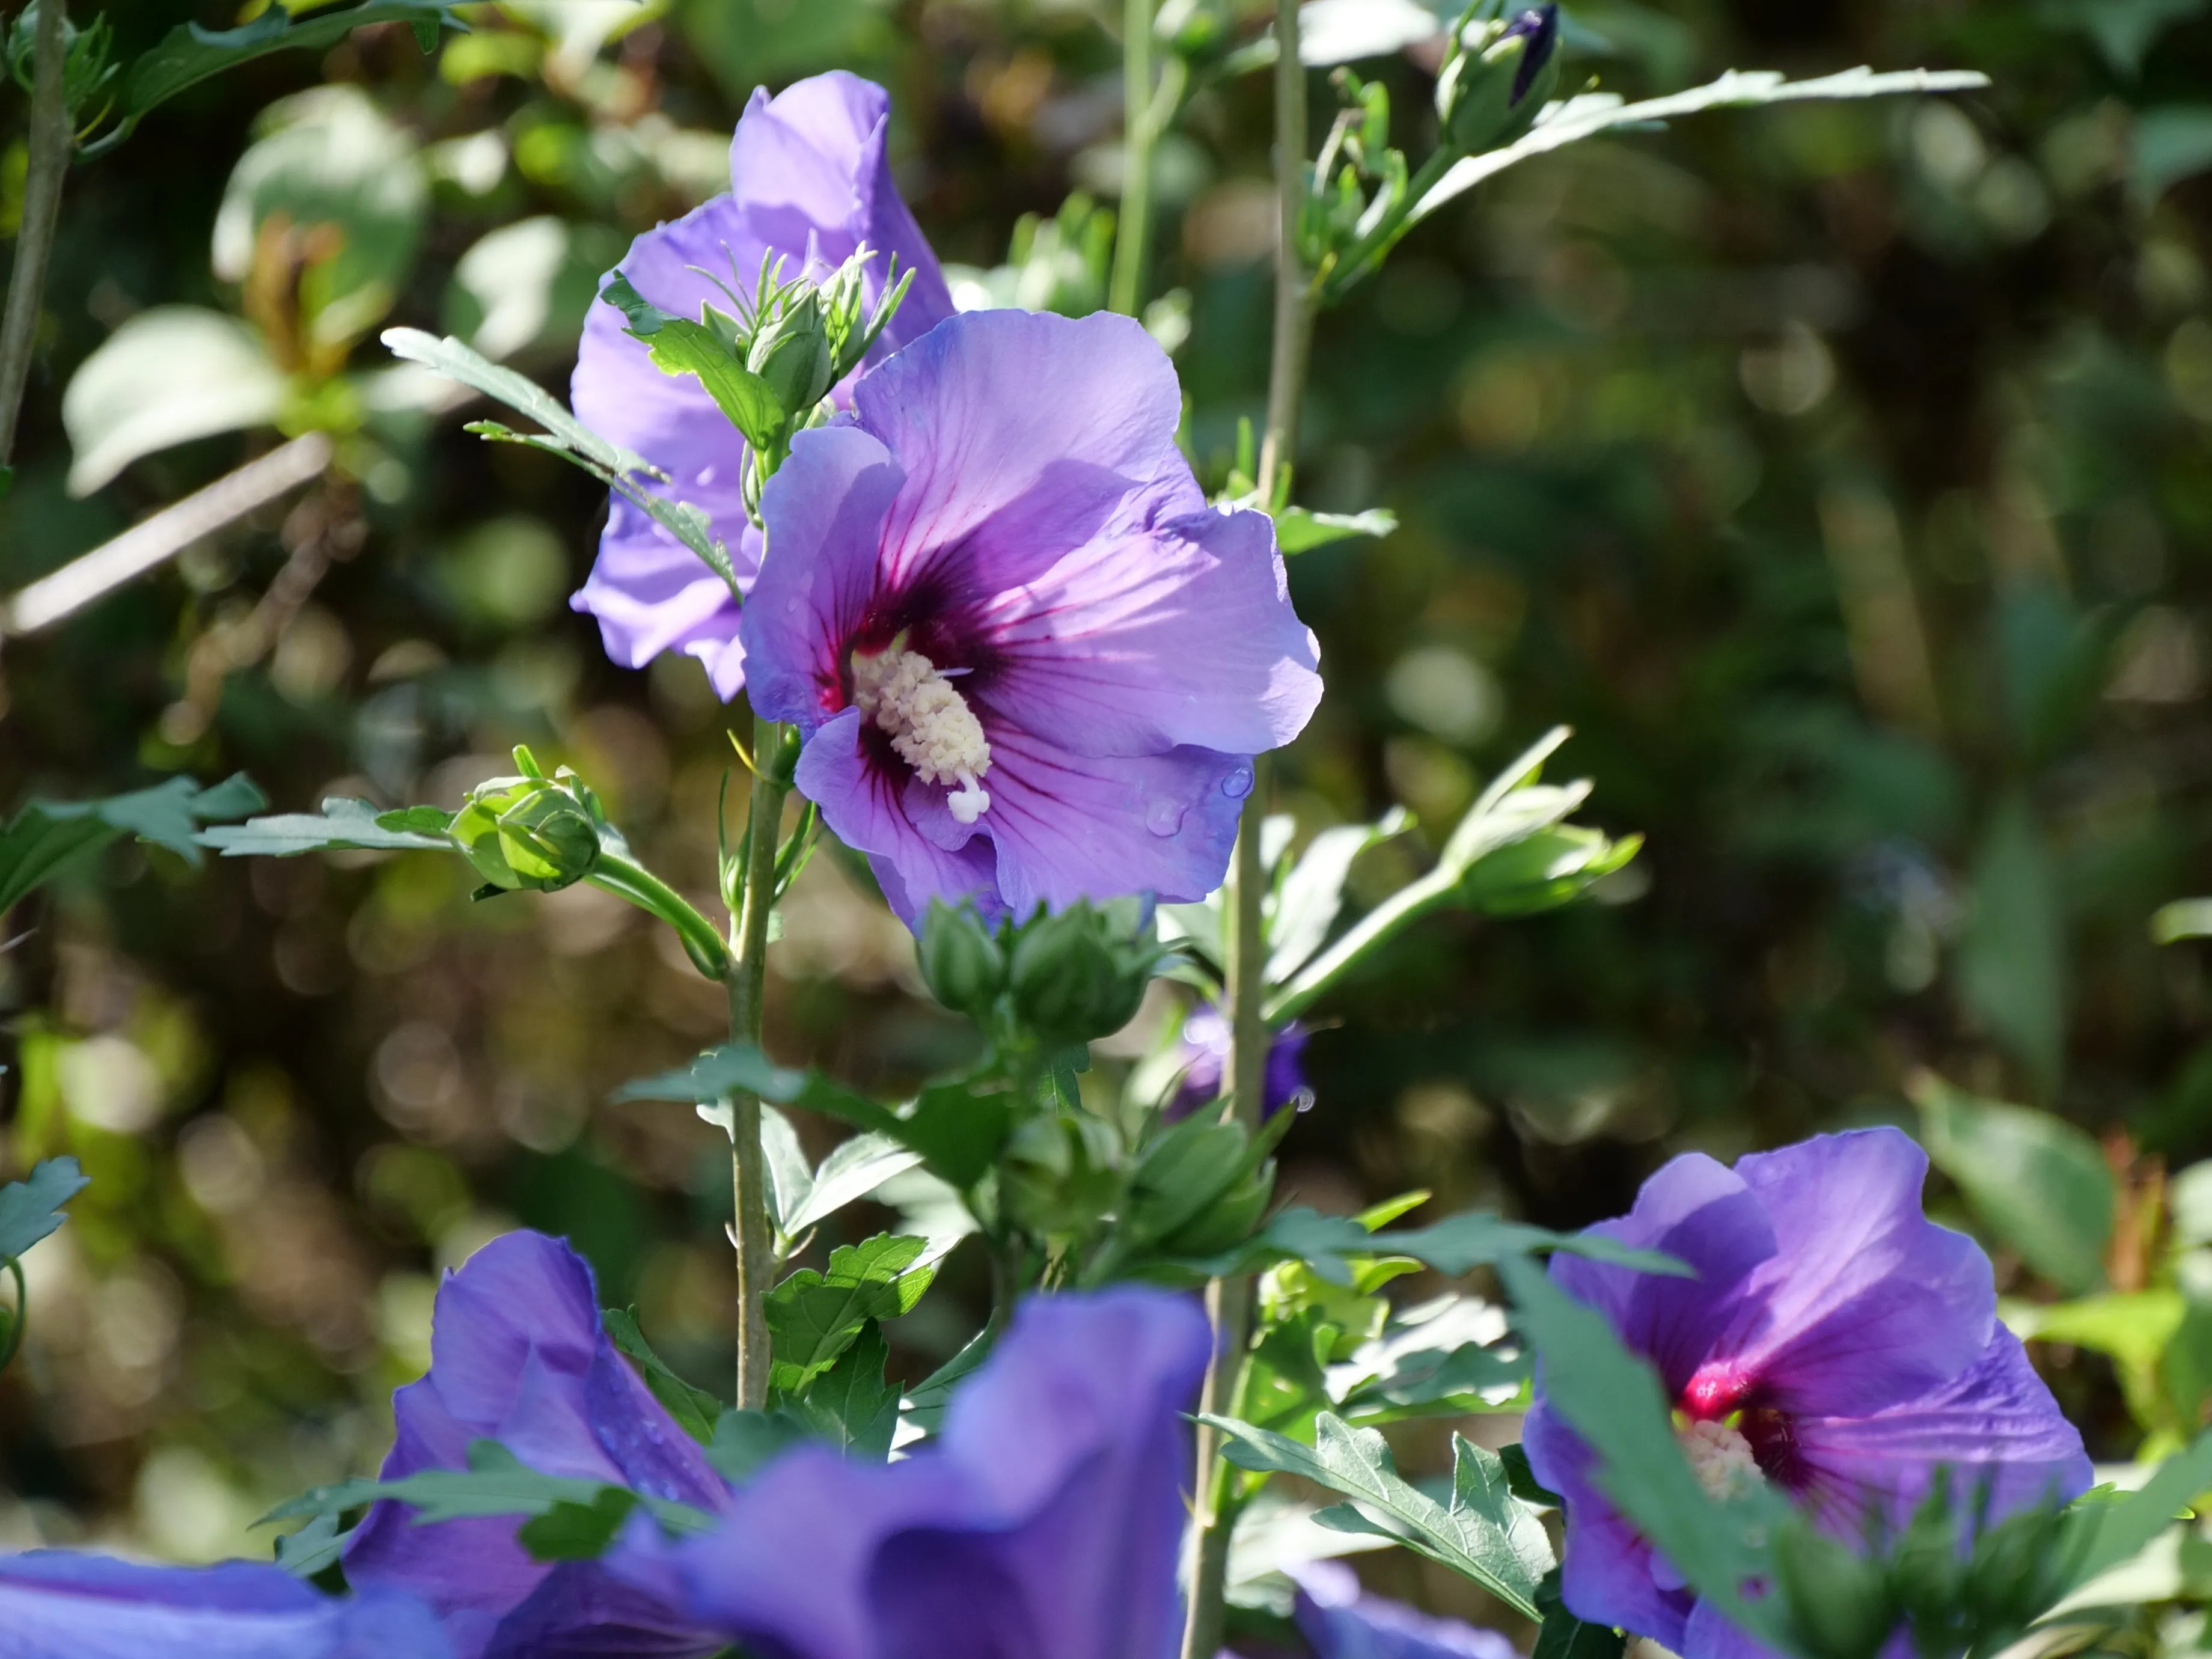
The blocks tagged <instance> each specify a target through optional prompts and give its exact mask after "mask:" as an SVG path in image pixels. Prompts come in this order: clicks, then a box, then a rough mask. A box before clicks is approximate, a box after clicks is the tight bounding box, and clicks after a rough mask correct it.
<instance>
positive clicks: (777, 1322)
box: [767, 1233, 937, 1395]
mask: <svg viewBox="0 0 2212 1659" xmlns="http://www.w3.org/2000/svg"><path fill="white" fill-rule="evenodd" d="M928 1249H929V1241H928V1240H927V1239H924V1238H910V1237H902V1236H900V1235H898V1234H894V1233H878V1234H877V1235H876V1236H875V1237H873V1238H870V1239H866V1240H863V1241H862V1242H861V1243H858V1244H843V1245H840V1246H839V1247H838V1248H837V1249H835V1250H833V1251H831V1252H830V1255H829V1268H828V1270H827V1271H826V1272H822V1273H817V1272H816V1271H815V1270H814V1269H813V1268H811V1267H804V1268H801V1269H800V1270H799V1272H797V1273H793V1274H792V1275H791V1277H790V1278H788V1279H785V1280H784V1281H783V1283H781V1285H777V1286H776V1287H775V1289H774V1290H772V1291H769V1293H768V1303H767V1312H768V1328H769V1336H770V1338H771V1340H772V1341H773V1344H774V1353H775V1359H774V1362H773V1364H771V1365H770V1367H769V1385H770V1387H772V1388H774V1389H778V1390H780V1391H781V1393H783V1394H785V1395H799V1394H802V1393H804V1392H805V1390H806V1389H807V1387H808V1385H809V1384H811V1383H812V1382H813V1381H814V1380H815V1379H816V1378H817V1377H818V1376H821V1375H822V1374H823V1372H824V1371H827V1370H829V1368H830V1367H831V1366H832V1365H834V1364H836V1362H837V1358H838V1357H839V1356H840V1355H841V1354H842V1353H843V1352H845V1350H846V1349H847V1348H848V1347H850V1346H852V1345H853V1343H854V1340H856V1339H857V1338H858V1337H859V1336H860V1332H861V1330H862V1329H863V1328H866V1326H867V1325H868V1323H869V1322H871V1321H873V1320H881V1319H891V1318H896V1316H898V1315H900V1314H903V1313H910V1312H912V1311H913V1309H914V1305H915V1304H916V1303H917V1302H919V1301H921V1297H922V1292H924V1291H927V1289H928V1288H929V1285H930V1281H931V1280H933V1279H935V1278H936V1277H937V1261H936V1259H935V1258H933V1257H927V1259H925V1258H926V1255H927V1251H928Z"/></svg>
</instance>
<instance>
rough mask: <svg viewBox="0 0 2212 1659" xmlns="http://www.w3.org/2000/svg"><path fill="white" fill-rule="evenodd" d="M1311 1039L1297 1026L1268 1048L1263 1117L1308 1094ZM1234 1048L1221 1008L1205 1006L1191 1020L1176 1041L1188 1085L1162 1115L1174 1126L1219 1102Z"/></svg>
mask: <svg viewBox="0 0 2212 1659" xmlns="http://www.w3.org/2000/svg"><path fill="white" fill-rule="evenodd" d="M1308 1036H1310V1033H1309V1032H1308V1031H1307V1030H1306V1028H1305V1027H1304V1026H1303V1025H1299V1024H1295V1023H1294V1024H1289V1025H1285V1027H1284V1028H1283V1029H1282V1030H1279V1031H1278V1032H1276V1033H1275V1037H1274V1041H1273V1042H1271V1043H1269V1044H1268V1045H1267V1085H1266V1087H1265V1088H1264V1089H1263V1090H1262V1091H1261V1115H1262V1116H1263V1117H1273V1116H1274V1115H1275V1114H1276V1113H1278V1112H1279V1111H1281V1110H1282V1109H1283V1108H1284V1107H1285V1106H1288V1105H1290V1104H1291V1103H1292V1102H1294V1101H1297V1100H1298V1099H1299V1098H1300V1097H1302V1096H1306V1095H1307V1094H1308V1090H1307V1087H1306V1067H1305V1053H1306V1042H1307V1038H1308ZM1233 1046H1234V1045H1233V1044H1232V1042H1231V1039H1230V1030H1229V1021H1228V1020H1227V1019H1226V1018H1225V1017H1224V1016H1223V1014H1222V1012H1221V1010H1220V1009H1219V1008H1218V1007H1217V1006H1214V1005H1213V1004H1212V1003H1204V1004H1201V1005H1200V1006H1198V1007H1195V1008H1193V1009H1192V1010H1191V1011H1190V1012H1189V1013H1188V1014H1186V1015H1185V1016H1184V1017H1183V1022H1182V1033H1181V1034H1180V1035H1179V1036H1177V1037H1176V1053H1177V1054H1178V1057H1179V1058H1180V1059H1181V1060H1182V1081H1181V1082H1179V1083H1177V1084H1176V1091H1175V1097H1174V1098H1173V1099H1171V1100H1170V1101H1169V1102H1168V1103H1167V1108H1166V1110H1165V1111H1164V1113H1163V1114H1162V1115H1163V1116H1164V1117H1166V1118H1167V1119H1168V1120H1169V1121H1170V1122H1172V1121H1176V1120H1177V1119H1180V1118H1186V1117H1188V1116H1189V1115H1191V1114H1192V1113H1193V1112H1194V1111H1196V1110H1197V1109H1199V1108H1200V1107H1201V1106H1206V1105H1210V1104H1212V1103H1213V1102H1214V1101H1217V1100H1218V1099H1219V1098H1220V1097H1221V1075H1222V1072H1223V1069H1224V1068H1225V1066H1227V1065H1228V1064H1229V1054H1230V1050H1231V1048H1232V1047H1233Z"/></svg>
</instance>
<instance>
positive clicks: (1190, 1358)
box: [610, 1289, 1210, 1659]
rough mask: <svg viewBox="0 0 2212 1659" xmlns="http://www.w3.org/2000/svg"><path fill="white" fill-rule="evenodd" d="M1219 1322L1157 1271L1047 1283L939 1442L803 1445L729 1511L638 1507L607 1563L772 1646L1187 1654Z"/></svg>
mask: <svg viewBox="0 0 2212 1659" xmlns="http://www.w3.org/2000/svg"><path fill="white" fill-rule="evenodd" d="M1209 1340H1210V1339H1209V1336H1208V1333H1207V1328H1206V1320H1205V1317H1204V1316H1203V1315H1201V1314H1200V1312H1199V1310H1198V1309H1197V1308H1196V1307H1195V1306H1194V1304H1192V1303H1190V1302H1189V1301H1188V1300H1186V1299H1183V1298H1181V1297H1172V1296H1170V1295H1167V1294H1165V1293H1164V1292H1161V1291H1147V1290H1138V1289H1121V1290H1115V1291H1106V1292H1103V1293H1101V1294H1097V1295H1092V1296H1066V1297H1037V1298H1032V1299H1031V1300H1030V1301H1028V1302H1026V1303H1024V1304H1023V1305H1022V1307H1021V1309H1020V1310H1019V1311H1018V1312H1017V1314H1016V1315H1015V1316H1014V1321H1013V1323H1012V1327H1011V1328H1009V1329H1008V1331H1007V1333H1006V1335H1005V1336H1004V1337H1003V1338H1002V1339H1001V1340H1000V1343H999V1346H998V1348H997V1351H996V1352H994V1353H993V1355H992V1356H991V1358H990V1359H989V1360H988V1361H987V1363H986V1364H984V1366H983V1367H982V1369H981V1370H978V1371H977V1372H976V1373H975V1376H973V1377H971V1378H970V1379H969V1381H968V1383H966V1384H964V1385H963V1388H962V1389H961V1390H960V1392H959V1393H958V1394H957V1395H955V1396H954V1398H953V1401H952V1404H951V1408H950V1410H949V1411H948V1412H947V1413H946V1414H945V1431H944V1434H943V1436H942V1437H941V1438H940V1439H939V1441H938V1442H937V1443H935V1444H933V1445H932V1446H929V1447H927V1448H925V1449H922V1450H921V1451H920V1452H918V1453H917V1454H916V1455H915V1456H913V1457H911V1458H909V1459H908V1460H907V1461H906V1462H902V1463H895V1464H890V1465H889V1466H884V1465H867V1464H862V1463H858V1462H851V1461H849V1460H848V1459H846V1458H844V1457H842V1456H841V1455H838V1454H837V1453H836V1452H835V1451H833V1450H831V1449H829V1448H828V1447H826V1446H807V1447H801V1448H799V1449H795V1450H793V1451H790V1452H787V1453H785V1454H784V1455H782V1456H781V1457H779V1458H777V1459H776V1460H775V1462H772V1463H770V1464H769V1466H768V1467H767V1468H765V1469H763V1471H762V1472H761V1473H760V1474H757V1475H756V1476H755V1477H754V1479H753V1480H752V1482H751V1483H750V1485H748V1486H746V1487H744V1490H743V1491H741V1492H738V1494H737V1495H736V1497H735V1498H732V1500H731V1502H730V1504H729V1506H728V1508H727V1510H726V1512H725V1515H724V1517H723V1519H722V1522H721V1523H720V1526H719V1527H718V1528H716V1529H715V1530H714V1531H713V1532H711V1533H708V1534H701V1535H698V1536H695V1537H692V1538H690V1539H686V1540H684V1541H679V1542H673V1543H671V1542H670V1541H667V1540H666V1539H665V1538H664V1537H663V1536H662V1535H661V1534H660V1533H659V1530H658V1529H657V1528H655V1527H654V1526H653V1524H652V1522H649V1521H646V1522H642V1523H641V1522H639V1521H638V1520H633V1522H632V1523H631V1526H630V1529H629V1532H628V1534H625V1536H624V1539H623V1542H622V1543H621V1544H620V1545H618V1546H617V1553H616V1555H615V1556H614V1557H613V1558H611V1563H610V1565H612V1566H613V1567H614V1569H615V1570H616V1571H619V1572H623V1573H624V1574H626V1575H627V1576H629V1577H630V1578H631V1579H632V1581H633V1582H634V1583H637V1584H638V1585H639V1586H640V1587H641V1589H644V1590H646V1591H647V1592H648V1593H651V1594H654V1595H661V1596H665V1597H666V1598H668V1599H670V1600H671V1601H674V1602H676V1603H677V1605H678V1606H680V1607H682V1608H683V1609H684V1612H685V1613H687V1614H688V1615H689V1616H690V1617H691V1618H694V1619H696V1620H698V1621H699V1622H701V1623H702V1624H704V1625H707V1626H710V1627H712V1628H713V1629H715V1630H718V1631H720V1632H722V1633H723V1635H724V1636H725V1637H726V1638H728V1639H731V1640H734V1641H737V1642H739V1643H741V1644H745V1647H746V1650H747V1651H749V1652H759V1653H763V1654H773V1655H775V1659H984V1656H994V1655H1003V1654H1019V1655H1021V1656H1022V1659H1168V1656H1171V1655H1172V1654H1173V1653H1174V1651H1175V1648H1176V1638H1177V1636H1178V1633H1179V1632H1180V1631H1181V1628H1182V1605H1181V1598H1180V1596H1179V1595H1178V1594H1177V1592H1176V1557H1177V1554H1178V1552H1179V1549H1180V1541H1181V1539H1182V1523H1183V1518H1184V1516H1185V1513H1186V1504H1185V1488H1186V1486H1188V1480H1189V1474H1190V1442H1189V1434H1188V1430H1187V1428H1186V1426H1185V1425H1184V1423H1183V1421H1182V1415H1181V1413H1183V1412H1186V1411H1188V1410H1189V1409H1191V1402H1192V1401H1193V1400H1194V1397H1195V1396H1196V1395H1197V1392H1198V1383H1199V1378H1200V1375H1201V1374H1202V1373H1203V1371H1204V1370H1205V1368H1206V1349H1207V1346H1208V1342H1209Z"/></svg>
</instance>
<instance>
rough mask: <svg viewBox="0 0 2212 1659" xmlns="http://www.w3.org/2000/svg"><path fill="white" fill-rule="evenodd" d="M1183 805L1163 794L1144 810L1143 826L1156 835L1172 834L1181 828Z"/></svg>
mask: <svg viewBox="0 0 2212 1659" xmlns="http://www.w3.org/2000/svg"><path fill="white" fill-rule="evenodd" d="M1182 815H1183V805H1182V802H1181V801H1175V800H1170V799H1167V798H1166V797H1165V796H1163V797H1161V799H1158V800H1156V801H1154V802H1153V803H1152V805H1150V806H1149V807H1147V808H1146V810H1145V828H1146V829H1149V830H1151V831H1152V833H1153V834H1154V835H1156V836H1172V835H1173V834H1175V832H1176V830H1178V829H1182Z"/></svg>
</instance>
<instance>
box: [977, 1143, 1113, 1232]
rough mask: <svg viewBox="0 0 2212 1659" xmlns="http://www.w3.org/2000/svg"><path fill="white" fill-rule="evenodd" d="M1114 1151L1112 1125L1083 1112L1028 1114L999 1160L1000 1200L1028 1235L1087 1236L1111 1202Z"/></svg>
mask: <svg viewBox="0 0 2212 1659" xmlns="http://www.w3.org/2000/svg"><path fill="white" fill-rule="evenodd" d="M1118 1151H1119V1148H1118V1146H1116V1144H1115V1139H1114V1132H1113V1129H1112V1128H1111V1127H1110V1126H1109V1125H1108V1124H1106V1123H1105V1122H1104V1121H1102V1120H1100V1119H1098V1118H1095V1117H1091V1116H1090V1115H1087V1114H1079V1113H1074V1112H1056V1113H1054V1114H1053V1115H1049V1116H1044V1117H1033V1118H1030V1120H1029V1121H1026V1122H1024V1123H1023V1124H1021V1125H1020V1126H1019V1127H1017V1128H1016V1129H1015V1131H1014V1133H1013V1135H1012V1139H1009V1140H1008V1142H1007V1143H1006V1151H1005V1152H1004V1153H1002V1154H1001V1156H1000V1161H999V1194H1000V1202H1001V1203H1002V1204H1003V1205H1004V1206H1005V1208H1006V1213H1007V1215H1008V1216H1009V1217H1011V1218H1012V1220H1013V1221H1014V1222H1015V1224H1016V1225H1018V1226H1019V1227H1020V1228H1021V1229H1022V1231H1024V1232H1026V1233H1028V1234H1030V1236H1031V1237H1037V1238H1055V1237H1058V1238H1065V1237H1084V1236H1086V1235H1088V1234H1089V1233H1090V1232H1091V1231H1093V1230H1094V1229H1095V1228H1096V1227H1097V1224H1098V1222H1099V1221H1100V1219H1101V1218H1103V1216H1104V1215H1105V1213H1106V1212H1107V1209H1108V1208H1109V1206H1111V1205H1112V1204H1113V1202H1114V1198H1115V1193H1116V1191H1117V1189H1118V1186H1119V1182H1117V1180H1116V1178H1115V1162H1116V1157H1117V1153H1118Z"/></svg>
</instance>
